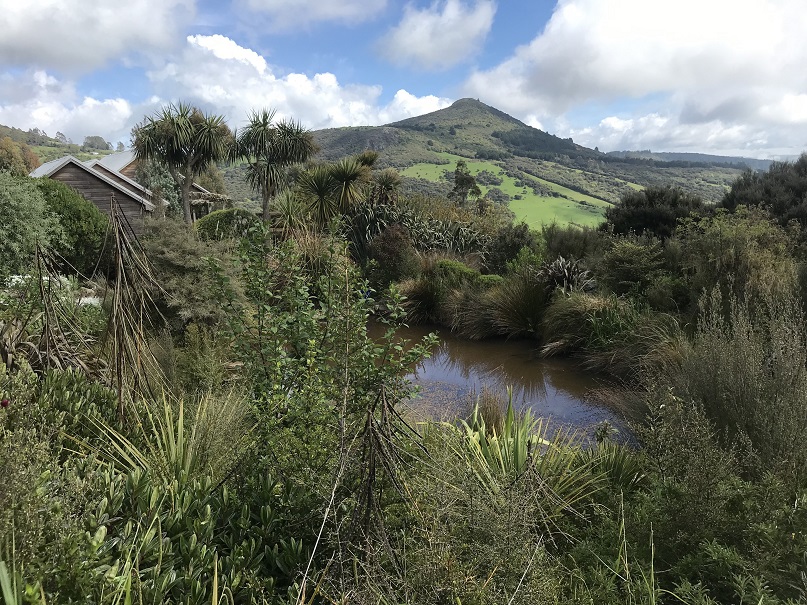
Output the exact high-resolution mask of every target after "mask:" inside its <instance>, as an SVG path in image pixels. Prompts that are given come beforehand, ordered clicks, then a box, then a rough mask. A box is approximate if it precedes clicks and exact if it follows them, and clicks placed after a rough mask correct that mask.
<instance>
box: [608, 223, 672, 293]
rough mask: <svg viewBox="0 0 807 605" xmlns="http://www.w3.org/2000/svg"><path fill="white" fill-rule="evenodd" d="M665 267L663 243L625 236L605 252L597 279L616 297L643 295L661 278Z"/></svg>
mask: <svg viewBox="0 0 807 605" xmlns="http://www.w3.org/2000/svg"><path fill="white" fill-rule="evenodd" d="M663 268H664V257H663V251H662V248H661V243H660V242H658V241H654V240H646V241H642V240H639V239H637V238H631V237H626V238H619V239H617V240H616V241H615V242H614V244H613V245H612V246H611V248H610V249H609V250H608V251H607V252H606V253H605V255H604V256H603V259H602V262H601V263H600V265H599V271H598V276H599V278H600V282H601V283H602V285H604V286H605V287H607V288H608V289H609V290H611V292H613V293H614V294H617V295H623V294H631V295H633V296H642V295H644V294H645V293H646V291H647V289H648V287H649V286H650V284H651V283H653V282H655V281H656V280H657V279H659V277H660V274H661V272H662V270H663Z"/></svg>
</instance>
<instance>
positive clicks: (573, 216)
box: [314, 99, 741, 226]
mask: <svg viewBox="0 0 807 605" xmlns="http://www.w3.org/2000/svg"><path fill="white" fill-rule="evenodd" d="M314 134H315V137H316V139H317V142H318V144H319V145H320V147H321V148H322V151H321V154H320V157H321V159H325V160H332V159H336V158H339V157H342V156H345V155H349V154H353V153H357V152H359V151H361V150H363V149H374V150H376V151H379V152H380V153H381V158H380V162H381V164H382V165H386V166H393V167H395V168H398V169H399V170H400V171H401V172H402V174H403V175H404V177H405V180H404V186H405V187H406V188H407V189H409V190H410V191H411V190H414V191H422V192H428V193H446V192H448V191H449V190H450V188H451V175H450V173H451V172H452V171H453V169H454V166H455V165H456V162H457V160H460V159H462V160H465V161H466V162H467V163H468V167H469V169H470V170H471V172H472V173H474V174H475V175H476V176H477V177H478V180H479V181H480V186H481V188H482V190H483V192H485V193H489V194H490V196H491V197H492V198H493V199H495V200H497V201H500V202H502V203H507V204H509V205H510V208H511V209H512V210H513V211H514V212H515V214H516V217H517V218H518V219H523V220H526V221H527V222H528V223H530V224H531V225H534V226H538V225H539V224H541V223H546V222H551V221H552V220H557V221H558V222H564V223H565V222H572V223H577V224H581V225H593V224H597V223H599V222H600V221H601V219H602V216H603V213H604V210H605V208H607V207H608V205H609V204H613V203H615V202H616V201H617V200H618V199H619V198H620V196H621V195H622V194H624V193H626V192H628V191H630V190H632V189H641V188H643V187H647V186H650V185H667V184H669V185H678V186H681V187H683V188H685V189H687V190H688V191H691V192H693V193H696V194H698V195H700V196H702V197H703V198H704V199H706V200H707V201H712V202H714V201H717V200H719V199H720V198H721V197H722V196H723V193H724V192H725V190H726V188H727V187H728V186H729V185H730V183H731V182H732V181H733V180H734V179H735V178H736V177H737V176H738V175H739V174H740V173H741V167H740V166H739V165H737V166H732V165H720V164H718V163H716V162H693V161H689V160H686V161H680V160H679V161H662V160H660V159H658V158H644V157H620V156H618V155H612V154H604V153H600V152H599V151H596V150H593V149H589V148H587V147H583V146H582V145H578V144H576V143H575V142H574V141H573V140H572V139H563V138H560V137H557V136H554V135H552V134H549V133H547V132H544V131H542V130H539V129H537V128H533V127H531V126H528V125H527V124H524V123H523V122H521V121H519V120H517V119H516V118H514V117H512V116H510V115H508V114H506V113H504V112H502V111H500V110H498V109H496V108H494V107H491V106H489V105H486V104H484V103H481V102H480V101H478V100H475V99H460V100H458V101H456V102H455V103H454V104H452V105H451V106H450V107H447V108H445V109H440V110H438V111H435V112H431V113H428V114H425V115H422V116H417V117H414V118H408V119H406V120H401V121H399V122H394V123H392V124H387V125H385V126H377V127H372V126H363V127H347V128H332V129H325V130H319V131H316V132H315V133H314ZM670 159H672V158H670ZM447 171H448V174H447ZM480 174H481V179H480V178H479V175H480Z"/></svg>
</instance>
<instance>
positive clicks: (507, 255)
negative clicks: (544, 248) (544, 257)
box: [485, 223, 540, 275]
mask: <svg viewBox="0 0 807 605" xmlns="http://www.w3.org/2000/svg"><path fill="white" fill-rule="evenodd" d="M522 248H528V249H529V250H531V251H533V252H537V251H538V250H539V249H540V244H539V242H538V240H537V238H536V236H535V234H534V233H533V232H532V231H530V228H529V226H528V225H527V224H526V223H519V224H518V225H507V226H505V227H503V228H502V229H500V230H499V231H498V233H497V234H496V235H495V236H494V237H493V238H492V240H491V242H490V245H489V246H488V248H487V250H486V251H485V269H486V270H487V271H488V272H489V273H498V274H500V275H502V274H504V272H505V271H506V270H507V263H508V262H510V261H512V260H513V259H515V258H516V256H518V253H519V252H520V251H521V249H522Z"/></svg>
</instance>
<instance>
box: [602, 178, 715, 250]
mask: <svg viewBox="0 0 807 605" xmlns="http://www.w3.org/2000/svg"><path fill="white" fill-rule="evenodd" d="M703 207H704V206H703V200H702V199H701V198H699V197H698V196H696V195H692V194H690V193H687V192H685V191H684V190H683V189H681V188H678V187H648V188H647V189H643V190H642V191H629V192H628V193H626V194H625V195H623V196H622V198H621V199H620V201H619V202H618V203H617V204H616V205H614V206H612V207H610V208H608V209H607V210H606V211H605V220H606V222H605V224H604V225H603V227H602V229H603V230H611V231H613V233H616V234H619V235H628V234H631V233H633V234H636V235H654V236H656V237H660V238H662V239H666V238H668V237H670V236H671V235H672V234H673V232H674V231H675V227H676V225H677V224H678V221H679V219H682V218H685V217H687V216H689V215H690V214H692V213H694V212H699V211H702V210H703Z"/></svg>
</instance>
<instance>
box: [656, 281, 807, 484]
mask: <svg viewBox="0 0 807 605" xmlns="http://www.w3.org/2000/svg"><path fill="white" fill-rule="evenodd" d="M725 307H726V302H725V301H724V300H723V297H722V296H721V295H720V294H719V292H718V291H713V293H712V294H711V296H709V297H707V298H705V299H704V300H703V301H702V304H701V314H700V318H699V322H698V330H697V333H696V335H695V338H694V341H693V343H692V346H691V347H689V348H688V349H687V350H686V354H685V355H684V357H683V360H682V362H681V365H680V366H678V369H677V371H676V372H675V373H674V374H673V375H672V377H671V379H672V383H673V384H674V385H675V387H676V390H677V392H678V393H679V394H680V395H681V396H682V397H684V398H687V399H692V400H693V401H695V402H696V403H697V404H698V405H699V406H700V407H701V408H702V409H703V411H704V413H705V414H706V415H707V416H708V417H709V418H710V419H711V421H712V422H714V423H715V424H716V426H718V427H719V428H720V429H721V430H722V431H723V432H724V433H723V434H724V435H725V441H724V444H725V445H726V446H729V445H731V444H732V443H734V442H735V441H736V440H738V439H739V440H747V441H748V442H749V443H750V445H751V447H752V449H753V452H754V455H755V461H754V466H756V467H757V468H756V473H758V474H761V473H762V472H764V471H766V470H774V471H779V472H782V473H784V475H786V476H788V477H790V478H791V480H793V481H795V482H796V484H798V483H799V482H801V481H803V480H804V478H805V473H806V472H807V470H806V469H807V416H805V414H804V410H805V409H807V329H805V316H804V312H803V311H802V309H801V305H800V303H799V301H798V300H797V298H796V297H795V296H794V295H790V296H784V297H781V298H780V297H775V298H774V297H770V298H766V299H764V301H762V303H761V304H758V305H757V306H756V307H755V308H752V307H750V306H749V305H748V304H747V303H743V302H739V301H737V300H736V299H730V300H729V301H728V307H729V313H728V316H725V315H724V313H725Z"/></svg>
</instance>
